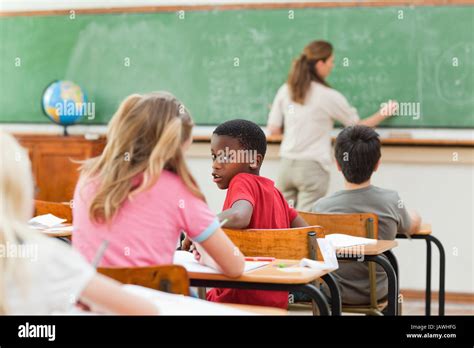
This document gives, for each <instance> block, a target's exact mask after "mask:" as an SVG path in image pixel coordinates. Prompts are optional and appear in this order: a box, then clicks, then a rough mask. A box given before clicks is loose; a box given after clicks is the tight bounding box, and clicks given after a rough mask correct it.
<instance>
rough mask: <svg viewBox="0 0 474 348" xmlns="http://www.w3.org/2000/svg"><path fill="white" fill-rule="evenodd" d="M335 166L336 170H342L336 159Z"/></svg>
mask: <svg viewBox="0 0 474 348" xmlns="http://www.w3.org/2000/svg"><path fill="white" fill-rule="evenodd" d="M336 167H337V170H338V171H339V172H342V168H341V165H340V164H339V162H338V161H336Z"/></svg>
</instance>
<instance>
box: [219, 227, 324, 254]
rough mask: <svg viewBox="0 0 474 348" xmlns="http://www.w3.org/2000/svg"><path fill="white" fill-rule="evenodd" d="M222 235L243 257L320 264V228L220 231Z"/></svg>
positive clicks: (321, 233)
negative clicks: (310, 260) (305, 261)
mask: <svg viewBox="0 0 474 348" xmlns="http://www.w3.org/2000/svg"><path fill="white" fill-rule="evenodd" d="M224 232H225V233H226V234H227V236H229V238H230V239H231V240H232V242H233V243H234V244H235V245H236V246H237V247H238V248H239V249H240V251H241V252H242V253H243V254H244V255H245V256H268V257H275V258H277V259H288V260H300V259H302V258H310V259H313V260H320V261H322V255H321V251H320V250H319V247H318V243H317V240H316V239H317V238H324V232H323V228H322V227H321V226H308V227H298V228H285V229H245V230H235V229H229V228H224Z"/></svg>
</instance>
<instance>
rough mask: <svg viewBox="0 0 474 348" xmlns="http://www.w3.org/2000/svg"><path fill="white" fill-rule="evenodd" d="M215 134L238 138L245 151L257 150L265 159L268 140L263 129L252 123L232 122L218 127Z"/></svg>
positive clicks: (243, 121)
mask: <svg viewBox="0 0 474 348" xmlns="http://www.w3.org/2000/svg"><path fill="white" fill-rule="evenodd" d="M213 133H214V134H217V135H227V136H229V137H232V138H236V139H238V140H239V142H240V145H241V146H242V147H243V148H244V149H245V150H256V151H257V153H258V154H259V155H262V157H265V153H266V152H267V138H266V136H265V133H264V132H263V130H262V128H260V126H258V125H257V124H255V123H253V122H251V121H247V120H240V119H237V120H230V121H227V122H224V123H221V124H220V125H219V126H217V128H216V129H215V130H214V132H213Z"/></svg>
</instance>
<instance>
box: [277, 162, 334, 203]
mask: <svg viewBox="0 0 474 348" xmlns="http://www.w3.org/2000/svg"><path fill="white" fill-rule="evenodd" d="M276 186H277V188H278V189H279V190H280V191H281V192H282V193H283V196H284V197H285V199H286V200H287V201H288V204H289V205H290V206H291V207H293V208H296V209H297V210H302V211H311V208H312V207H313V205H314V203H315V202H316V201H317V200H318V199H319V198H321V197H324V195H325V194H326V192H327V191H328V187H329V173H328V172H327V171H325V170H324V169H323V167H322V166H321V165H320V164H319V162H316V161H307V160H292V159H288V158H281V161H280V173H279V175H278V178H277V181H276Z"/></svg>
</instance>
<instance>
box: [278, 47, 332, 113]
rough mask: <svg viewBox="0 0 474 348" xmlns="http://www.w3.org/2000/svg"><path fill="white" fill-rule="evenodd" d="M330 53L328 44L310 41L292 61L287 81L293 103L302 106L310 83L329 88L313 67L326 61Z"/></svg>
mask: <svg viewBox="0 0 474 348" xmlns="http://www.w3.org/2000/svg"><path fill="white" fill-rule="evenodd" d="M332 51H333V48H332V45H331V44H330V43H329V42H326V41H312V42H310V43H309V44H308V45H307V46H306V47H305V48H304V50H303V53H301V55H300V56H299V57H298V58H297V59H295V60H294V61H293V64H292V67H291V70H290V73H289V74H288V81H287V83H288V87H289V89H290V94H291V99H292V100H293V101H295V102H297V103H300V104H304V101H305V98H306V93H307V92H308V89H309V87H310V85H311V81H316V82H319V83H321V84H323V85H325V86H327V87H329V84H328V83H327V82H326V81H325V80H324V78H323V77H321V76H319V75H318V73H317V72H316V69H315V66H314V65H315V64H316V63H317V62H318V61H319V60H322V61H326V59H328V58H329V57H330V56H331V55H332Z"/></svg>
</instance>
